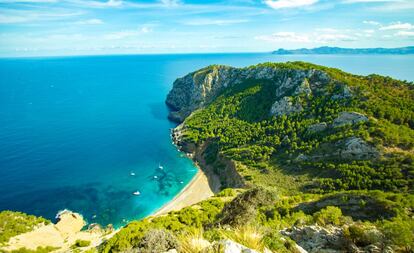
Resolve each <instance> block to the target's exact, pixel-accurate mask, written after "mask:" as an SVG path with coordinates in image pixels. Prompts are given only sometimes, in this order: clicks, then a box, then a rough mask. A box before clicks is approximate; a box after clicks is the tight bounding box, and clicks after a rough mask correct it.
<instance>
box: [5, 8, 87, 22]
mask: <svg viewBox="0 0 414 253" xmlns="http://www.w3.org/2000/svg"><path fill="white" fill-rule="evenodd" d="M82 14H83V12H62V11H52V10H48V11H33V10H12V9H10V10H2V12H1V13H0V24H17V23H32V22H39V21H52V20H62V19H67V18H71V17H74V16H79V15H82Z"/></svg>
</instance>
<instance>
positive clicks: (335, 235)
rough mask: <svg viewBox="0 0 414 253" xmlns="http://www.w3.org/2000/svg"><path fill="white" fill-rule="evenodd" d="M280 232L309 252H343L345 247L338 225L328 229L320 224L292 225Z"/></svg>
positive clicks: (345, 243)
mask: <svg viewBox="0 0 414 253" xmlns="http://www.w3.org/2000/svg"><path fill="white" fill-rule="evenodd" d="M281 233H282V234H283V235H286V236H289V237H290V238H291V239H292V240H294V241H295V242H296V243H297V244H298V245H299V246H301V247H302V248H304V249H305V250H306V251H308V252H309V253H319V252H344V251H345V250H346V249H347V241H346V239H345V237H344V236H343V233H342V229H341V228H338V227H331V228H329V229H328V228H323V227H320V226H305V227H292V229H286V230H282V231H281Z"/></svg>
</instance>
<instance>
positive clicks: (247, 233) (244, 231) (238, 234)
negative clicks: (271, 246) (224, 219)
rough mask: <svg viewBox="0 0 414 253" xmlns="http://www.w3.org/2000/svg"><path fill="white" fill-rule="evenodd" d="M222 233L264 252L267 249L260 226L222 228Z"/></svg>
mask: <svg viewBox="0 0 414 253" xmlns="http://www.w3.org/2000/svg"><path fill="white" fill-rule="evenodd" d="M222 235H223V237H226V238H228V239H230V240H232V241H234V242H237V243H239V244H241V245H243V246H245V247H248V248H250V249H254V250H257V251H259V252H263V251H264V249H265V245H264V243H263V233H262V231H261V230H260V229H259V228H257V227H254V226H242V227H238V228H236V229H234V230H222Z"/></svg>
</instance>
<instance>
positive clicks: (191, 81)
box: [166, 65, 331, 122]
mask: <svg viewBox="0 0 414 253" xmlns="http://www.w3.org/2000/svg"><path fill="white" fill-rule="evenodd" d="M247 80H266V81H270V82H271V83H272V84H273V85H274V87H275V88H274V90H275V93H274V101H275V102H274V107H275V109H274V110H273V111H274V112H276V111H278V110H277V108H278V107H282V108H285V109H286V112H288V113H291V112H296V111H300V108H301V106H299V105H298V104H295V103H293V104H291V101H290V98H288V97H289V96H292V95H294V96H295V95H301V94H304V95H306V96H308V95H310V94H312V93H313V92H314V91H318V90H320V89H322V88H323V87H324V86H326V85H327V84H328V83H329V82H330V81H331V78H330V77H329V76H328V74H326V73H325V72H323V71H321V70H315V69H295V68H282V67H277V66H262V65H257V66H253V67H247V68H233V67H228V66H217V65H215V66H210V67H206V68H204V69H201V70H199V71H196V72H193V73H190V74H188V75H186V76H184V77H182V78H178V79H177V80H176V81H175V82H174V84H173V89H172V90H171V91H170V93H169V94H168V96H167V100H166V104H167V105H168V106H169V107H170V108H171V109H172V112H171V113H170V115H169V118H170V119H171V120H173V121H176V122H182V121H183V120H184V119H185V118H186V117H188V116H189V115H190V114H191V112H193V111H195V110H197V109H198V108H201V107H203V106H205V105H207V104H209V103H210V102H211V101H212V100H213V99H214V98H216V97H217V96H219V95H220V94H221V93H222V92H223V91H224V89H225V88H227V87H231V86H234V85H238V84H241V83H243V82H244V81H247ZM283 112H284V110H283V109H282V110H280V113H281V114H279V113H272V114H273V115H282V114H283Z"/></svg>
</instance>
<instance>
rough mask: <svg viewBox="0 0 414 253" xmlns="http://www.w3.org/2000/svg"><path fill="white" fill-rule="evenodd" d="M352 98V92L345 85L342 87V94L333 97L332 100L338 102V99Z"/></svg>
mask: <svg viewBox="0 0 414 253" xmlns="http://www.w3.org/2000/svg"><path fill="white" fill-rule="evenodd" d="M350 97H352V91H351V89H350V88H349V87H348V86H347V85H344V86H343V87H342V91H341V93H339V94H335V95H333V96H332V99H333V100H338V99H346V98H350Z"/></svg>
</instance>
